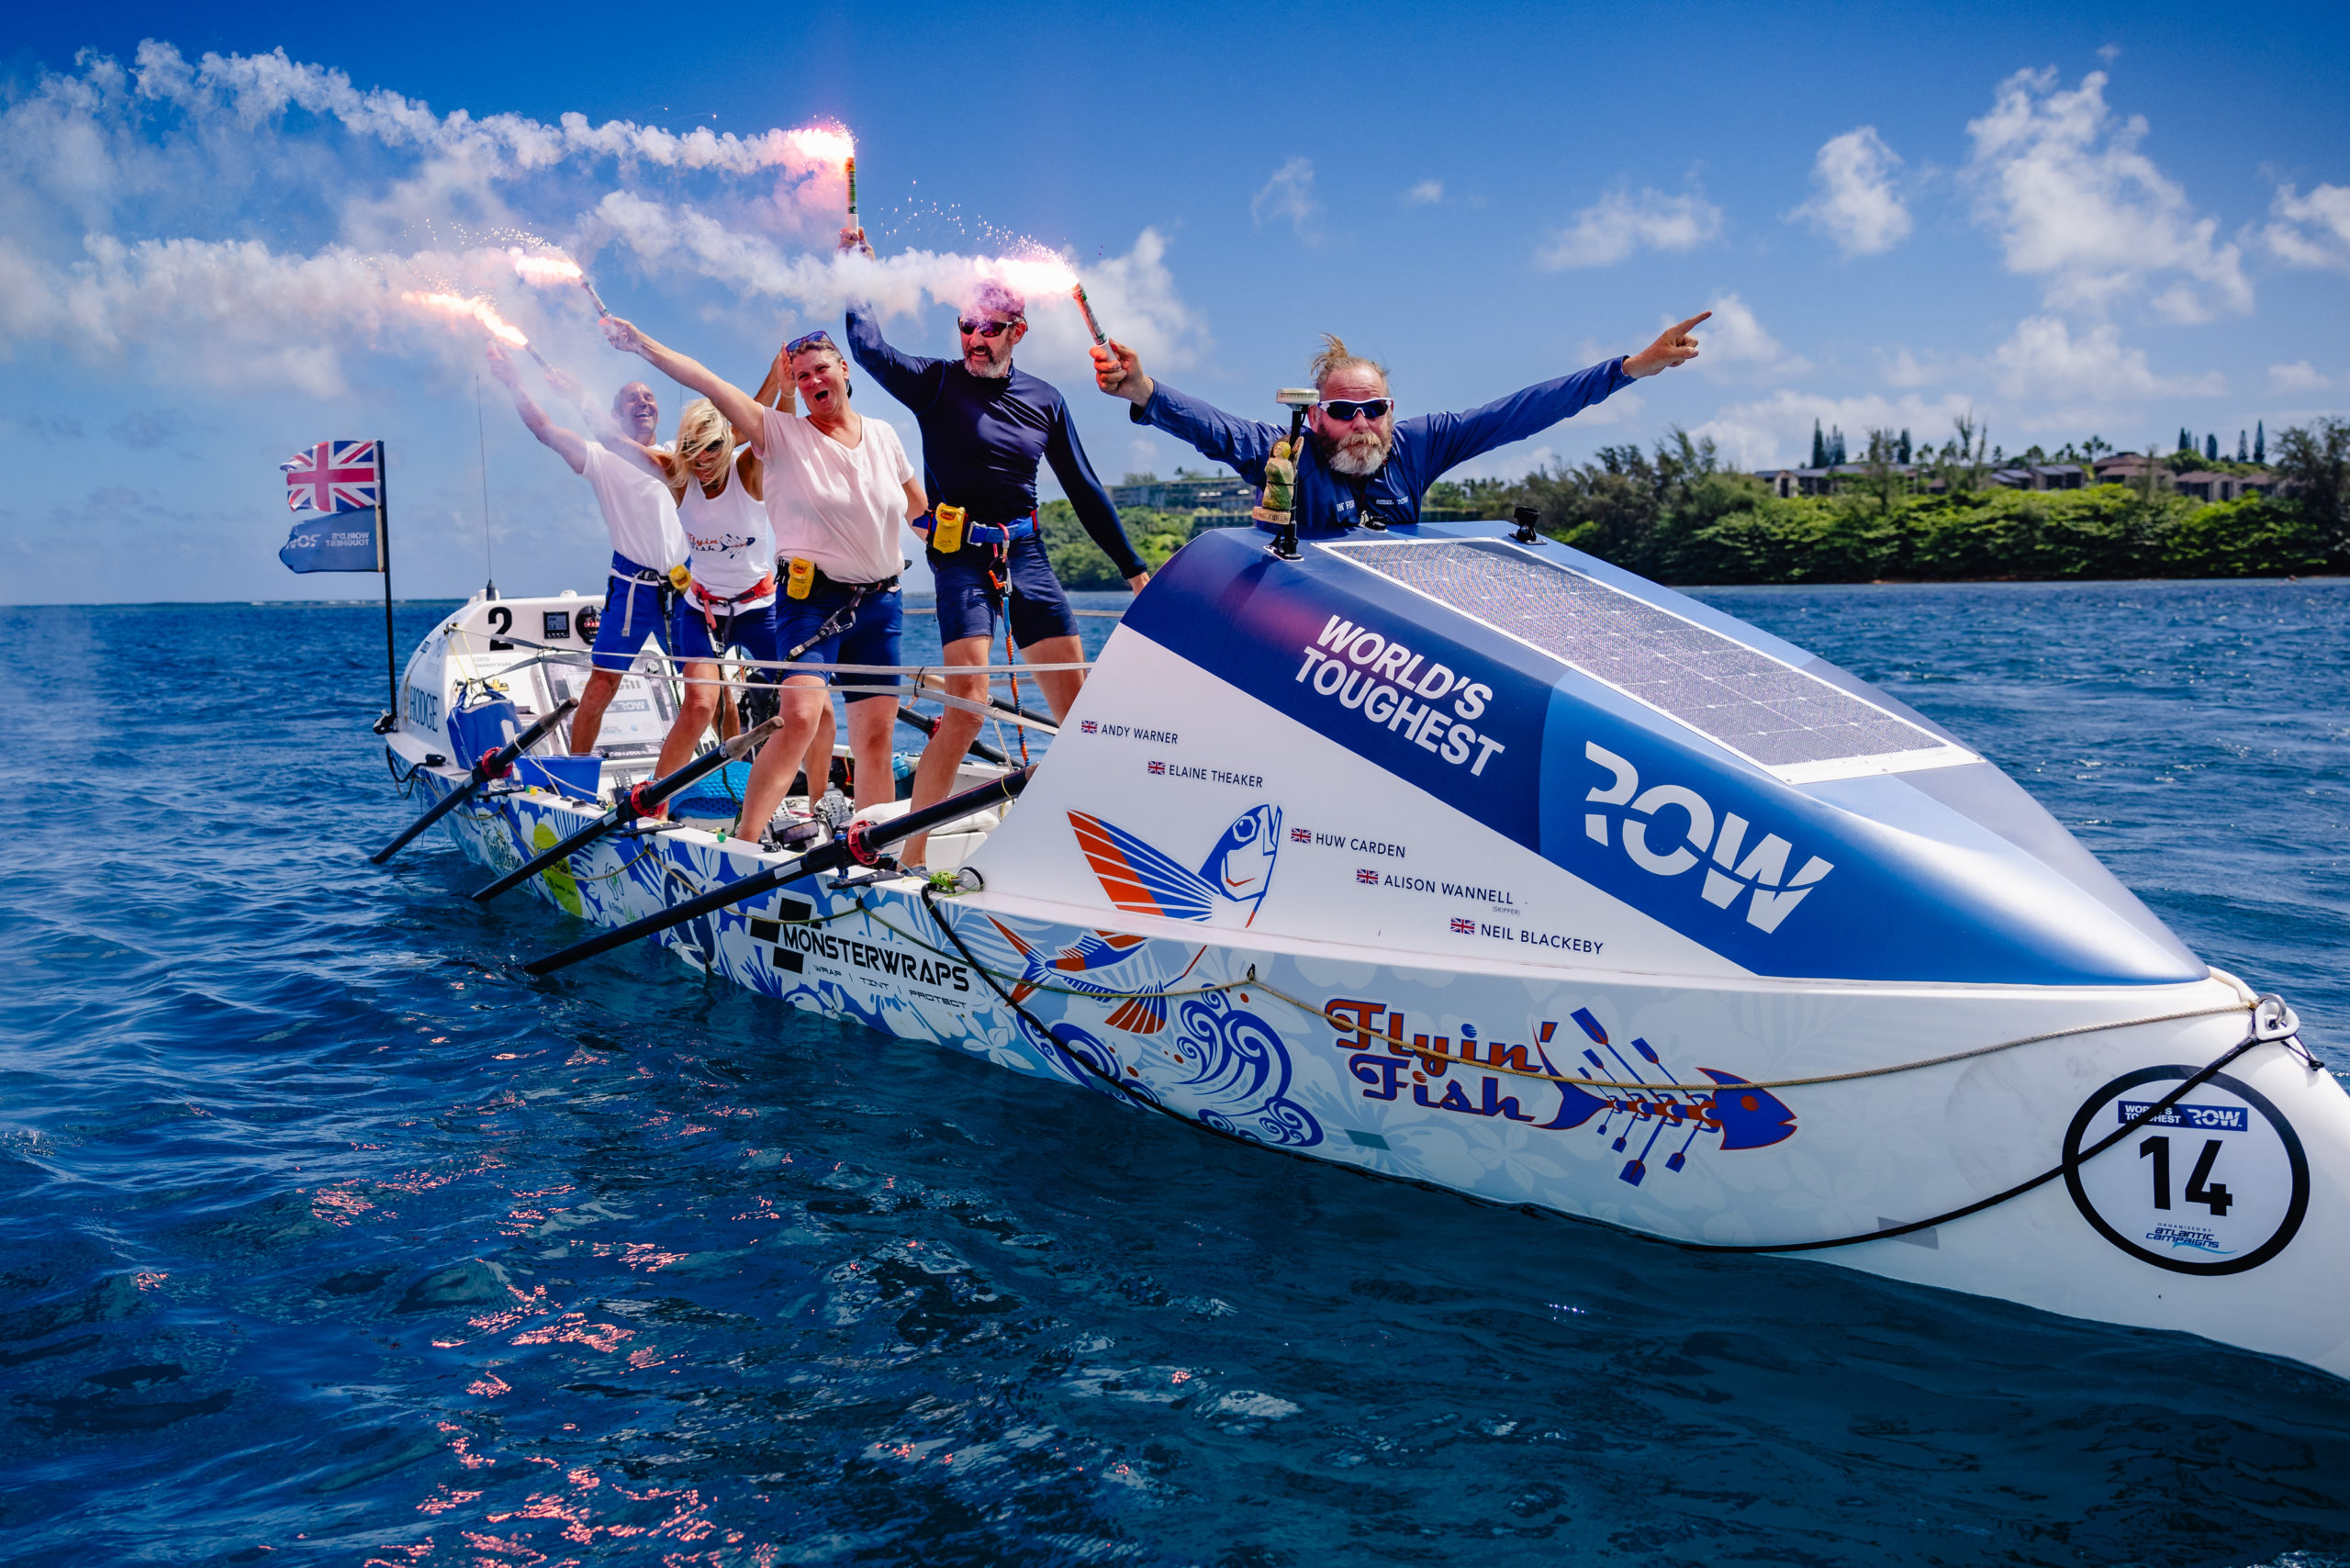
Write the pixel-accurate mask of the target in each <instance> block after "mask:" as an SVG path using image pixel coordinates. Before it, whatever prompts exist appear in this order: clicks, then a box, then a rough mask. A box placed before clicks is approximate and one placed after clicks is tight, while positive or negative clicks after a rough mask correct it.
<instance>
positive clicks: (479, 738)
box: [449, 699, 524, 767]
mask: <svg viewBox="0 0 2350 1568" xmlns="http://www.w3.org/2000/svg"><path fill="white" fill-rule="evenodd" d="M523 728H524V726H523V723H522V711H521V710H520V709H519V708H517V707H515V706H514V704H513V703H511V702H508V701H506V700H502V699H501V700H498V701H495V702H477V703H476V704H475V705H474V706H472V707H470V708H454V709H452V710H450V712H449V746H450V750H451V751H452V752H453V758H452V760H453V761H454V762H455V763H456V765H457V766H458V767H472V766H473V765H474V764H475V763H476V762H479V761H480V760H481V754H482V753H484V752H486V751H496V750H497V749H498V747H499V746H502V745H506V744H507V743H508V742H509V741H511V740H512V739H513V738H514V737H515V736H516V735H519V734H521V733H522V730H523Z"/></svg>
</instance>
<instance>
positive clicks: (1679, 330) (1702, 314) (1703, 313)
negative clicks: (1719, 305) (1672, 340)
mask: <svg viewBox="0 0 2350 1568" xmlns="http://www.w3.org/2000/svg"><path fill="white" fill-rule="evenodd" d="M1712 314H1713V312H1712V311H1710V310H1700V311H1698V312H1697V313H1696V314H1695V316H1692V317H1690V318H1689V319H1687V320H1686V321H1684V322H1682V323H1681V325H1679V326H1678V327H1675V328H1673V336H1674V337H1676V338H1678V337H1682V336H1684V335H1685V334H1686V333H1687V332H1688V330H1689V329H1690V328H1692V327H1694V326H1695V325H1696V324H1697V323H1698V322H1700V321H1703V320H1704V319H1706V318H1707V317H1708V316H1711V315H1712Z"/></svg>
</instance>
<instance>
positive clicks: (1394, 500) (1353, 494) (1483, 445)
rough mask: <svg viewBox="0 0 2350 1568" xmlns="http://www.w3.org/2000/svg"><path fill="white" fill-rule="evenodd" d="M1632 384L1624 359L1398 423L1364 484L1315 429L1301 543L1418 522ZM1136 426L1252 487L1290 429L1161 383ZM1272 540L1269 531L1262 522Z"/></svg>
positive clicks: (1300, 463) (1301, 482) (1298, 517)
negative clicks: (1454, 482) (1425, 511)
mask: <svg viewBox="0 0 2350 1568" xmlns="http://www.w3.org/2000/svg"><path fill="white" fill-rule="evenodd" d="M1631 384H1632V377H1630V376H1628V375H1625V374H1624V361H1623V359H1622V358H1621V357H1620V356H1619V357H1617V358H1615V359H1611V360H1607V361H1605V362H1603V363H1601V364H1595V365H1593V366H1592V367H1591V368H1590V369H1588V370H1579V371H1576V372H1575V373H1574V374H1573V375H1561V376H1560V377H1559V378H1558V379H1557V380H1556V381H1545V382H1541V383H1539V385H1537V386H1529V387H1527V389H1526V390H1525V391H1523V392H1516V393H1513V394H1511V395H1510V396H1509V397H1506V398H1503V399H1502V400H1501V401H1499V402H1497V403H1488V404H1486V405H1485V406H1484V407H1483V408H1482V409H1468V410H1466V411H1465V412H1461V413H1457V414H1420V415H1416V416H1415V417H1413V418H1411V419H1408V420H1397V421H1395V444H1394V446H1393V449H1392V450H1391V451H1390V452H1389V453H1388V454H1387V461H1386V462H1385V463H1384V464H1382V465H1381V466H1380V469H1379V471H1378V472H1377V473H1375V474H1371V475H1369V476H1364V477H1361V478H1354V477H1350V476H1346V475H1343V474H1334V473H1332V472H1331V471H1330V470H1329V468H1328V467H1327V466H1326V465H1324V463H1323V461H1322V454H1321V451H1320V449H1319V448H1318V447H1317V446H1316V445H1315V441H1314V439H1313V431H1311V430H1309V431H1307V432H1306V440H1305V442H1304V446H1305V450H1304V452H1303V453H1301V454H1298V459H1297V499H1296V502H1295V504H1294V508H1293V510H1292V512H1291V514H1290V515H1291V517H1292V519H1293V520H1294V521H1295V522H1296V523H1297V529H1298V532H1300V533H1302V534H1310V533H1335V532H1340V531H1342V530H1345V529H1349V528H1356V527H1360V526H1361V524H1362V523H1363V521H1365V520H1366V519H1367V518H1376V519H1377V520H1379V521H1382V522H1390V523H1415V522H1417V521H1420V498H1421V497H1423V496H1425V495H1427V489H1428V487H1429V486H1430V485H1433V484H1435V483H1436V482H1437V480H1438V478H1440V477H1441V476H1443V475H1444V473H1445V471H1446V470H1448V469H1450V468H1456V467H1459V466H1460V465H1461V464H1463V463H1466V462H1468V461H1469V459H1471V458H1472V457H1474V456H1476V455H1478V454H1480V453H1485V452H1491V451H1492V450H1493V449H1494V448H1495V447H1497V446H1506V445H1508V444H1509V443H1510V442H1514V441H1523V440H1524V439H1525V438H1526V437H1527V436H1530V435H1533V434H1535V433H1536V432H1537V431H1544V430H1548V429H1549V428H1550V426H1552V425H1555V424H1557V423H1558V422H1559V421H1560V420H1563V419H1566V418H1568V417H1569V416H1571V415H1573V414H1578V413H1581V412H1582V411H1583V409H1587V408H1589V407H1591V406H1592V405H1593V404H1594V403H1597V402H1600V401H1602V400H1603V399H1605V398H1607V397H1608V396H1609V395H1611V394H1613V393H1616V392H1620V391H1622V390H1623V389H1624V388H1625V387H1627V386H1630V385H1631ZM1130 417H1131V418H1132V419H1133V420H1134V422H1135V423H1136V424H1138V425H1143V424H1147V425H1155V426H1157V427H1158V429H1160V430H1163V431H1166V432H1167V433H1168V434H1169V435H1171V436H1174V437H1175V438H1176V439H1177V440H1179V441H1183V442H1189V443H1190V444H1191V445H1192V446H1193V447H1195V448H1197V449H1198V450H1199V451H1200V453H1201V454H1203V455H1205V456H1208V457H1213V458H1214V459H1215V460H1216V461H1217V462H1219V463H1224V464H1229V465H1231V466H1232V467H1233V468H1235V469H1237V470H1238V471H1239V474H1240V476H1241V477H1242V478H1244V479H1246V480H1248V482H1249V483H1250V484H1252V485H1257V486H1262V485H1263V484H1264V482H1265V460H1266V459H1267V458H1269V457H1270V456H1271V455H1272V454H1273V442H1276V441H1279V440H1281V438H1282V437H1283V436H1286V435H1287V434H1288V433H1289V427H1288V426H1287V425H1285V424H1282V425H1269V424H1264V423H1261V422H1259V420H1241V419H1235V418H1234V417H1233V416H1232V415H1230V414H1227V413H1225V411H1224V410H1223V409H1217V408H1214V407H1212V406H1211V405H1209V404H1206V403H1203V402H1202V401H1200V399H1198V398H1191V397H1186V396H1185V395H1184V394H1182V393H1181V392H1178V391H1176V390H1175V389H1174V388H1172V387H1170V386H1168V385H1167V383H1165V382H1164V381H1161V382H1158V384H1157V386H1156V387H1155V388H1154V390H1153V391H1152V392H1151V395H1150V401H1148V402H1147V403H1144V404H1142V405H1140V406H1139V407H1137V408H1135V409H1132V410H1131V414H1130ZM1257 526H1258V527H1259V529H1264V530H1268V531H1270V528H1271V526H1272V525H1271V524H1270V523H1261V522H1260V523H1259V524H1258V525H1257Z"/></svg>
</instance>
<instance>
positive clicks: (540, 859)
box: [473, 716, 783, 903]
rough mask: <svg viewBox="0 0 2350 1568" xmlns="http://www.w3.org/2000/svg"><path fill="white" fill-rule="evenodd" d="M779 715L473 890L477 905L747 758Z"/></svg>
mask: <svg viewBox="0 0 2350 1568" xmlns="http://www.w3.org/2000/svg"><path fill="white" fill-rule="evenodd" d="M782 723H783V720H782V718H781V717H780V716H778V717H776V718H773V719H769V720H767V722H765V723H763V724H760V725H758V726H757V727H755V728H754V729H749V730H745V731H744V732H743V733H742V734H739V735H736V736H735V737H734V738H733V740H731V741H728V742H726V743H725V744H724V745H714V746H712V747H711V748H710V749H709V750H708V751H706V752H703V753H702V754H701V755H700V756H697V757H695V758H694V759H693V760H692V761H691V762H688V763H687V764H686V765H685V766H684V767H680V768H678V769H677V771H676V772H675V773H672V774H670V775H668V776H667V777H666V778H653V779H648V780H646V781H645V782H644V783H642V784H639V785H638V786H637V787H636V788H635V789H633V790H630V791H629V792H628V793H626V794H625V795H622V796H621V798H620V799H619V800H618V801H615V802H613V805H612V808H611V810H610V811H608V812H605V813H604V814H603V815H602V816H600V817H598V818H597V819H596V820H595V821H594V822H591V823H588V825H587V826H586V827H583V828H581V829H580V830H579V831H578V832H577V833H575V834H572V835H571V836H570V837H568V838H566V839H565V840H564V841H563V842H562V843H561V844H558V845H556V846H554V848H552V849H549V850H546V851H544V852H543V853H542V854H539V855H534V856H532V857H531V858H530V859H528V860H525V861H524V862H522V864H520V866H517V867H515V868H514V869H512V870H511V871H509V872H507V873H506V875H504V876H503V877H500V878H498V880H496V881H494V882H492V883H490V884H489V885H488V886H487V887H485V888H477V889H476V890H474V894H473V901H474V902H476V903H487V902H489V901H490V900H492V899H494V898H496V897H497V896H498V894H500V893H502V892H504V891H506V890H508V889H509V888H516V887H520V885H521V884H523V883H524V882H527V881H529V880H530V879H532V878H533V877H535V876H537V875H538V874H539V873H540V872H542V871H543V870H545V869H546V868H548V867H550V866H553V865H556V864H558V863H559V862H562V861H565V860H568V859H570V858H571V857H573V856H574V855H576V854H578V853H579V852H580V851H581V850H583V849H585V848H587V847H588V846H589V845H591V844H593V843H595V842H596V841H597V840H598V839H599V838H601V837H603V836H604V835H605V834H608V833H610V832H611V831H612V829H614V828H616V827H619V826H621V824H622V823H632V822H634V821H635V820H636V819H637V818H639V817H641V816H644V815H646V814H648V813H649V812H651V811H652V810H653V808H654V807H655V806H657V805H659V804H660V803H661V802H662V801H666V800H667V799H668V798H669V797H670V796H672V795H674V794H676V793H677V791H678V790H683V789H684V788H685V787H686V786H687V785H688V784H691V783H692V782H694V781H695V780H696V779H698V778H708V777H709V776H710V775H711V774H713V773H715V772H717V771H718V770H719V769H720V768H722V767H725V766H726V765H727V764H728V763H730V762H735V761H739V760H741V759H742V758H744V757H745V756H749V755H750V754H751V752H752V751H753V750H754V749H755V748H756V747H757V746H758V745H759V743H760V742H761V741H764V740H766V739H767V736H768V735H770V734H774V733H775V731H776V730H777V729H778V728H780V727H781V725H782Z"/></svg>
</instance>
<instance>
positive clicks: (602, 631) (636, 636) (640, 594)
mask: <svg viewBox="0 0 2350 1568" xmlns="http://www.w3.org/2000/svg"><path fill="white" fill-rule="evenodd" d="M643 570H645V568H644V567H643V566H638V565H637V564H636V563H635V562H634V561H632V560H630V559H629V558H628V557H627V556H625V555H621V554H615V555H613V557H612V576H611V580H610V582H609V583H608V584H606V585H605V588H604V613H603V615H602V616H601V617H600V618H599V619H598V621H597V622H596V651H595V653H594V654H592V655H589V658H588V663H589V664H591V665H593V666H595V667H596V668H598V669H605V670H611V671H613V672H614V673H616V674H621V675H625V674H627V673H628V671H629V667H630V666H632V665H634V664H635V663H636V655H638V654H639V653H641V652H643V648H644V639H645V638H647V637H650V638H652V639H653V640H654V641H655V643H658V644H660V645H661V651H662V652H663V653H667V652H668V651H669V627H668V612H669V599H670V597H671V596H670V593H669V585H668V583H667V582H666V581H658V582H649V583H648V582H643V581H640V580H638V577H637V575H638V574H639V573H641V572H643Z"/></svg>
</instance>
